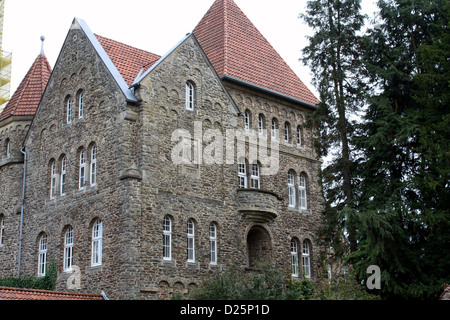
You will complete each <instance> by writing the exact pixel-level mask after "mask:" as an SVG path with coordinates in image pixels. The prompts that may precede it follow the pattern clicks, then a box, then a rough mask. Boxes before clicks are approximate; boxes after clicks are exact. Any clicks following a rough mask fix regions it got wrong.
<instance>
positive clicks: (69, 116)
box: [66, 96, 73, 124]
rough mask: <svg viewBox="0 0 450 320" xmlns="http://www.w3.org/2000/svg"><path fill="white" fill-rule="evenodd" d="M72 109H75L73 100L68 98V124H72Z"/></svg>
mask: <svg viewBox="0 0 450 320" xmlns="http://www.w3.org/2000/svg"><path fill="white" fill-rule="evenodd" d="M72 109H73V98H72V97H70V96H69V97H68V98H67V102H66V122H67V124H70V123H71V122H72Z"/></svg>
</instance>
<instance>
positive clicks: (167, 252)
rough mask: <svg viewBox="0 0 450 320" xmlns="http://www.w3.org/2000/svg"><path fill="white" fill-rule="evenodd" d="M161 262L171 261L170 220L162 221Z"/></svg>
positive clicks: (165, 218) (166, 217)
mask: <svg viewBox="0 0 450 320" xmlns="http://www.w3.org/2000/svg"><path fill="white" fill-rule="evenodd" d="M163 260H172V219H171V218H170V217H168V216H165V217H164V220H163Z"/></svg>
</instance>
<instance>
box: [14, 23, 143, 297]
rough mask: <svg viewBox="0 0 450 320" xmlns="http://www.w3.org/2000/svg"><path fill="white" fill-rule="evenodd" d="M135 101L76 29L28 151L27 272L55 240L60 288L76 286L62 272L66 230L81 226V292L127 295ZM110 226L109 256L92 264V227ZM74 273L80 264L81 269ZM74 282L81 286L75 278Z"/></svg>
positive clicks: (77, 233)
mask: <svg viewBox="0 0 450 320" xmlns="http://www.w3.org/2000/svg"><path fill="white" fill-rule="evenodd" d="M80 90H83V92H84V114H83V117H82V118H81V119H79V115H78V103H79V101H78V93H79V91H80ZM68 96H71V97H74V98H75V101H74V105H73V107H72V121H71V123H70V124H68V123H67V114H66V111H67V108H66V105H67V97H68ZM127 108H132V107H131V106H128V105H127V103H126V101H125V98H124V96H123V95H122V94H121V93H120V91H119V90H118V87H117V85H116V83H115V82H114V81H113V80H112V78H111V76H110V74H109V71H108V70H107V69H106V68H105V66H104V64H103V62H102V61H101V60H100V59H99V57H98V55H97V53H96V52H95V51H94V49H93V47H92V45H91V44H90V42H89V41H88V39H87V37H86V35H85V34H84V32H83V31H82V30H81V29H80V28H76V27H74V28H72V29H71V30H70V31H69V34H68V36H67V40H66V42H65V44H64V46H63V48H62V51H61V54H60V56H59V59H58V63H57V65H56V66H55V69H54V71H53V74H52V77H51V79H50V81H49V84H48V86H47V89H46V92H45V93H44V96H43V99H42V101H41V103H40V106H39V109H38V112H37V114H36V116H35V118H34V120H33V123H32V126H31V130H30V132H29V135H28V137H27V139H26V142H25V147H26V151H27V154H28V170H27V173H28V174H27V189H26V205H25V221H24V245H23V256H22V265H23V268H22V274H30V275H36V274H37V269H38V267H37V264H38V244H39V239H40V237H41V235H42V234H43V233H46V234H47V237H48V249H47V257H48V258H47V262H48V263H50V262H51V261H52V260H54V261H55V262H56V264H57V266H58V270H59V276H58V281H57V286H56V290H59V291H67V290H69V291H70V287H68V285H67V280H68V278H69V277H70V276H72V273H71V272H65V271H63V252H64V235H65V231H66V230H67V228H68V227H69V226H71V227H72V228H73V230H74V247H73V248H74V249H73V265H74V266H78V267H79V270H80V274H79V275H80V282H79V288H77V289H76V290H79V291H81V292H90V293H99V292H100V291H101V290H104V291H105V292H107V294H108V295H110V297H111V298H128V297H129V295H128V294H129V292H128V290H127V286H128V283H129V282H130V281H129V279H130V278H131V279H134V278H135V275H134V274H133V272H134V270H130V269H128V268H127V263H128V261H129V259H128V258H129V255H130V253H129V248H130V246H134V243H132V241H131V239H128V238H127V237H128V235H129V232H128V231H127V226H128V223H127V222H126V221H127V220H128V217H127V213H128V211H127V209H126V208H125V206H124V204H126V203H127V204H128V205H129V203H128V201H127V200H126V197H127V192H126V190H127V185H126V180H121V179H120V174H121V172H123V171H124V170H125V169H126V168H127V167H126V166H125V165H126V162H128V161H124V160H123V157H128V156H129V154H130V152H132V150H131V151H130V150H129V147H128V145H127V144H126V141H125V139H124V137H125V136H127V130H129V128H128V127H127V126H126V125H125V124H124V122H125V120H124V118H125V117H124V114H125V113H126V110H127ZM93 144H95V145H96V146H97V183H96V184H95V185H91V184H90V180H89V167H90V166H89V163H90V153H91V146H92V145H93ZM82 149H84V150H86V158H87V161H86V182H85V184H84V186H83V187H82V188H81V189H80V188H79V168H80V163H79V159H80V152H81V150H82ZM64 156H65V157H66V159H67V173H66V184H65V190H66V191H65V195H61V194H60V192H59V185H60V174H61V159H62V158H63V157H64ZM52 161H55V162H56V167H57V179H56V181H57V188H56V189H57V192H56V195H55V197H54V199H51V198H50V180H51V162H52ZM96 219H100V220H101V221H102V223H103V261H102V265H101V266H98V267H92V266H91V241H92V226H93V223H94V222H95V220H96ZM74 270H75V269H74ZM72 284H74V285H76V283H75V282H73V283H72Z"/></svg>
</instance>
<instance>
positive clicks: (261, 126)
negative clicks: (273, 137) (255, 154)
mask: <svg viewBox="0 0 450 320" xmlns="http://www.w3.org/2000/svg"><path fill="white" fill-rule="evenodd" d="M264 129H266V126H265V119H264V115H262V114H260V115H259V116H258V133H259V134H260V135H261V136H262V135H264Z"/></svg>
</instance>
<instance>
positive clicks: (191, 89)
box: [186, 81, 195, 111]
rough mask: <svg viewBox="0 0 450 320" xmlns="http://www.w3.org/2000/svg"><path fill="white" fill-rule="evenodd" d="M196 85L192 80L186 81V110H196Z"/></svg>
mask: <svg viewBox="0 0 450 320" xmlns="http://www.w3.org/2000/svg"><path fill="white" fill-rule="evenodd" d="M194 107H195V86H194V84H193V83H192V82H191V81H188V82H186V110H189V111H194Z"/></svg>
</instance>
